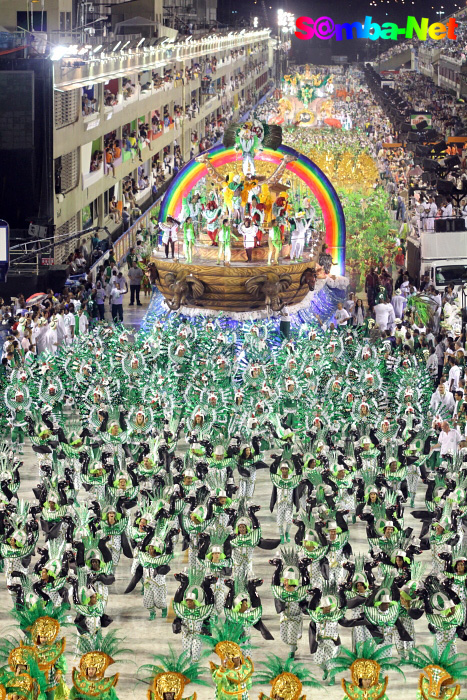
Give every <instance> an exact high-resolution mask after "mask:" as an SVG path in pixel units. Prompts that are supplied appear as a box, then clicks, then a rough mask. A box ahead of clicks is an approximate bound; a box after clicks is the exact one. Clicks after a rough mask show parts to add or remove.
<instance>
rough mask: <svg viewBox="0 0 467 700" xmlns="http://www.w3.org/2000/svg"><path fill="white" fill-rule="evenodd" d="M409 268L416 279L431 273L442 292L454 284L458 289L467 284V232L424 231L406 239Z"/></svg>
mask: <svg viewBox="0 0 467 700" xmlns="http://www.w3.org/2000/svg"><path fill="white" fill-rule="evenodd" d="M407 270H408V272H409V274H410V275H411V276H412V277H413V278H414V279H419V278H420V277H421V276H422V275H426V274H428V275H430V280H431V283H432V284H433V285H434V286H435V287H436V289H437V290H439V291H440V292H441V293H442V292H444V289H445V288H446V287H447V286H448V285H449V284H451V285H452V286H453V287H454V288H455V291H457V292H459V291H460V288H461V287H462V286H463V285H464V284H466V283H467V231H448V232H443V233H441V232H434V231H422V233H421V236H420V238H412V236H408V238H407Z"/></svg>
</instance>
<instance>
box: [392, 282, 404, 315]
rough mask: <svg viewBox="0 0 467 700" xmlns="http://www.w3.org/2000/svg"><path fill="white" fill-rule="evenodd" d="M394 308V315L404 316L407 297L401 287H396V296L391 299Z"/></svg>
mask: <svg viewBox="0 0 467 700" xmlns="http://www.w3.org/2000/svg"><path fill="white" fill-rule="evenodd" d="M391 304H392V308H393V309H394V315H395V317H396V318H404V311H405V307H406V306H407V299H406V298H405V296H404V295H403V294H402V293H401V290H400V289H396V291H395V292H394V296H393V298H392V299H391Z"/></svg>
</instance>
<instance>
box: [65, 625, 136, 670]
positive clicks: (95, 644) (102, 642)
mask: <svg viewBox="0 0 467 700" xmlns="http://www.w3.org/2000/svg"><path fill="white" fill-rule="evenodd" d="M117 632H118V630H113V631H111V632H107V634H103V632H102V630H101V629H100V630H98V632H97V633H96V634H93V635H90V634H82V635H77V638H76V647H77V649H78V651H79V653H80V654H88V653H89V652H91V651H101V652H102V653H103V654H107V656H110V657H111V658H112V659H113V660H114V661H115V660H116V659H117V657H120V659H119V660H120V661H121V660H122V659H121V657H122V655H123V654H128V655H130V654H131V655H132V654H133V653H134V652H133V650H132V649H125V648H124V647H122V644H123V642H124V641H125V640H124V639H123V638H122V637H117ZM124 661H125V663H127V661H128V659H125V660H124ZM132 663H133V662H132Z"/></svg>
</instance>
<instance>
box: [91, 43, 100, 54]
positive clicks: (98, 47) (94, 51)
mask: <svg viewBox="0 0 467 700" xmlns="http://www.w3.org/2000/svg"><path fill="white" fill-rule="evenodd" d="M101 48H102V44H99V46H96V48H95V49H93V50H92V52H93V53H97V52H98V51H100V50H101Z"/></svg>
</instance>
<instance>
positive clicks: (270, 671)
mask: <svg viewBox="0 0 467 700" xmlns="http://www.w3.org/2000/svg"><path fill="white" fill-rule="evenodd" d="M261 666H262V667H263V668H264V669H265V670H264V671H259V673H256V674H255V676H254V680H253V684H254V685H267V684H268V683H270V682H271V681H273V680H274V678H277V676H280V674H281V673H292V674H293V675H294V676H297V678H298V680H299V681H300V682H301V684H302V685H306V686H309V687H310V688H322V685H321V683H320V682H319V681H318V680H316V678H315V677H314V676H313V674H312V673H311V672H310V671H309V670H308V668H307V667H306V666H305V664H302V663H300V662H299V661H295V660H294V659H291V658H287V659H285V660H284V659H281V658H280V657H279V656H276V655H275V654H269V655H268V656H267V657H266V661H264V662H262V663H261Z"/></svg>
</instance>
